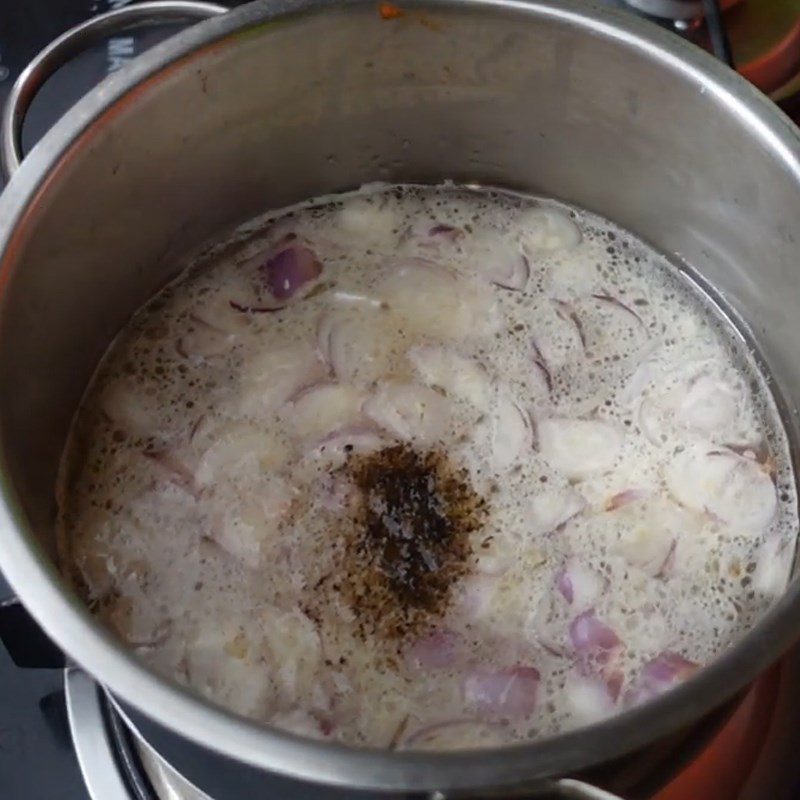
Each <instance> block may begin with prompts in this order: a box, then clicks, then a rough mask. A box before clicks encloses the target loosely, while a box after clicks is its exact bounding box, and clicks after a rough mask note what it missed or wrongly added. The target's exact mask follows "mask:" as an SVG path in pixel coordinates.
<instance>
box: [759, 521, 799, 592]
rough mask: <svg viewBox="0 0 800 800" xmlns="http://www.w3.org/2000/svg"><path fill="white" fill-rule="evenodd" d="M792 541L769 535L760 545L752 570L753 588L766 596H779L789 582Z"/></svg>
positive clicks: (792, 549)
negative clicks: (754, 566)
mask: <svg viewBox="0 0 800 800" xmlns="http://www.w3.org/2000/svg"><path fill="white" fill-rule="evenodd" d="M793 551H794V542H790V541H787V540H786V539H784V538H783V537H781V536H775V535H772V536H769V537H767V539H766V541H765V542H764V544H762V545H761V547H760V549H759V551H758V556H757V558H756V568H755V570H754V571H753V589H755V590H756V591H757V592H760V593H761V594H763V595H765V596H767V597H780V596H781V595H782V594H783V593H784V591H785V590H786V584H787V583H788V582H789V573H790V572H791V569H792V554H793Z"/></svg>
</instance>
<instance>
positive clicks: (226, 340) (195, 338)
mask: <svg viewBox="0 0 800 800" xmlns="http://www.w3.org/2000/svg"><path fill="white" fill-rule="evenodd" d="M192 328H193V329H192V330H190V331H189V332H188V333H185V334H184V335H183V336H181V338H180V339H179V340H178V343H177V345H176V347H177V350H178V353H179V354H180V355H182V356H183V357H184V358H190V359H202V358H213V357H214V356H219V355H222V354H223V353H227V352H228V350H230V348H231V347H232V346H233V344H234V342H235V341H236V336H235V334H233V333H228V332H227V331H224V330H220V329H219V328H215V327H213V326H211V325H209V324H208V323H207V322H204V321H203V320H201V319H200V318H199V317H198V318H195V319H194V320H193V321H192Z"/></svg>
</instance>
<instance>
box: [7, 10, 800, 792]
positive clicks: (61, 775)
mask: <svg viewBox="0 0 800 800" xmlns="http://www.w3.org/2000/svg"><path fill="white" fill-rule="evenodd" d="M128 1H129V0H0V105H2V103H3V102H4V101H5V97H6V95H7V93H8V90H9V89H10V87H11V84H12V82H13V81H14V79H15V78H16V76H17V75H18V74H19V72H20V71H21V70H22V69H23V68H24V66H25V65H26V64H27V62H28V61H29V60H30V59H31V57H32V56H34V55H35V54H36V53H37V52H38V51H39V50H40V49H41V48H42V47H44V46H45V45H46V44H47V43H48V42H50V41H51V40H52V39H53V38H55V37H56V36H58V35H59V34H60V33H62V32H63V31H65V30H67V29H68V28H69V27H71V26H72V25H74V24H76V23H78V22H80V21H82V20H84V19H86V18H87V17H90V16H92V15H94V14H97V13H101V12H103V11H106V10H109V9H111V8H117V7H120V6H123V5H125V4H126V3H127V2H128ZM217 2H223V3H225V4H226V5H230V6H234V5H239V4H240V2H237V0H227V2H226V0H217ZM606 2H609V3H610V4H613V5H619V4H621V0H606ZM174 30H175V28H174V27H171V28H163V29H148V30H139V31H136V32H135V33H131V34H130V35H124V36H122V37H116V41H115V42H114V44H113V46H112V45H110V43H109V44H106V45H102V46H99V47H96V48H94V49H92V50H90V51H87V52H86V53H84V54H83V55H81V56H79V57H78V58H76V59H74V61H72V62H71V63H70V64H68V65H67V66H66V67H64V68H63V69H61V70H60V71H59V72H58V73H57V74H56V76H54V78H52V79H51V80H50V81H48V83H47V84H46V86H45V87H44V88H43V89H42V91H41V92H40V93H39V95H38V96H37V98H36V100H35V101H34V103H33V106H32V108H31V111H30V114H29V116H28V119H27V120H26V123H25V127H24V130H23V144H24V147H25V149H26V150H27V149H29V148H30V147H31V146H32V145H33V144H34V143H35V142H36V141H37V140H38V139H39V138H40V137H41V136H42V135H43V133H44V132H45V131H46V130H47V128H48V127H49V126H50V125H51V124H52V123H53V122H54V121H55V120H56V119H57V118H58V117H59V116H61V114H62V113H63V112H64V111H66V110H67V109H68V108H69V106H70V105H71V104H72V103H73V102H74V101H75V100H76V99H77V98H78V97H79V96H80V95H81V94H83V93H84V92H85V91H87V90H88V89H90V88H91V87H92V86H94V85H95V84H96V83H97V82H98V81H100V80H101V79H102V78H103V77H104V76H105V75H106V74H108V72H109V71H112V70H113V69H115V68H116V67H118V66H120V65H121V62H123V61H124V60H126V59H127V58H132V57H133V56H135V55H136V54H137V53H139V52H141V51H142V50H143V49H146V48H147V47H148V46H150V45H152V44H154V43H155V42H156V41H158V40H160V39H161V38H164V37H165V36H166V35H169V34H170V33H172V32H174ZM798 105H800V104H798V103H795V106H798ZM796 110H798V111H800V108H796ZM0 189H2V179H0ZM10 594H11V593H10V590H9V589H8V587H7V585H6V583H5V581H4V580H3V578H2V575H0V602H1V601H2V600H3V599H5V598H7V597H9V596H10ZM42 798H46V799H47V800H88V794H87V791H86V789H85V787H84V784H83V781H82V779H81V775H80V772H79V769H78V765H77V761H76V759H75V755H74V752H73V748H72V744H71V741H70V736H69V731H68V726H67V718H66V710H65V705H64V693H63V680H62V674H61V671H60V670H35V669H20V668H18V667H16V666H15V665H14V664H13V663H12V661H11V659H10V657H9V656H8V654H7V653H6V652H5V650H3V648H2V647H0V800H41V799H42Z"/></svg>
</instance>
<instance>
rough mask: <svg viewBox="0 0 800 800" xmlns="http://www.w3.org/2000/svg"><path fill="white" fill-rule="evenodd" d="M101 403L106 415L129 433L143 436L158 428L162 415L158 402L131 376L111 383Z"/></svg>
mask: <svg viewBox="0 0 800 800" xmlns="http://www.w3.org/2000/svg"><path fill="white" fill-rule="evenodd" d="M100 403H101V408H102V409H103V411H104V412H105V414H106V416H108V418H109V419H111V420H112V421H113V422H114V423H115V424H117V425H119V426H120V427H121V428H122V429H123V430H125V431H127V432H128V433H132V434H134V435H139V436H142V435H148V434H153V433H155V432H156V431H157V430H158V427H159V424H160V421H161V417H162V412H161V410H160V409H159V407H158V402H157V401H156V399H155V398H154V397H153V396H151V395H150V394H148V392H147V390H146V388H145V387H144V386H142V385H140V384H138V383H136V382H135V381H134V380H133V379H131V378H119V379H118V380H116V381H114V382H113V383H109V384H108V386H107V387H106V390H105V391H104V392H103V395H102V397H101V398H100Z"/></svg>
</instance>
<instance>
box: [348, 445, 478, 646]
mask: <svg viewBox="0 0 800 800" xmlns="http://www.w3.org/2000/svg"><path fill="white" fill-rule="evenodd" d="M343 470H344V472H345V473H346V474H347V476H348V477H349V478H350V480H351V481H352V482H353V484H354V485H355V486H356V488H357V489H358V490H359V501H358V503H357V504H356V506H355V511H354V514H355V518H354V520H353V522H354V524H353V525H352V527H351V529H350V531H349V532H348V536H347V541H346V542H345V548H344V569H343V580H342V582H341V584H342V586H341V588H342V592H343V594H344V596H345V599H346V600H347V602H348V603H349V605H350V606H351V608H352V609H353V611H354V612H355V614H356V617H357V620H358V629H359V632H360V633H361V635H362V636H363V637H366V636H368V635H380V636H383V637H386V638H393V639H396V638H400V637H403V636H405V635H406V634H408V633H410V632H413V631H418V630H421V629H424V628H427V627H430V626H431V624H432V623H433V622H434V621H435V620H436V619H437V618H439V617H441V616H442V615H443V614H444V612H445V611H446V610H447V608H448V606H449V604H450V598H451V590H452V587H453V585H454V584H455V583H456V581H457V580H458V579H459V578H460V577H461V576H462V575H463V574H464V573H465V572H466V570H467V564H468V560H469V557H470V555H471V554H472V547H471V544H470V537H471V534H473V533H474V532H475V531H477V530H480V528H481V527H482V525H483V523H484V521H485V518H486V514H487V505H486V502H485V500H484V499H483V498H482V497H480V496H479V495H478V494H477V493H476V492H475V491H474V489H473V488H472V486H471V484H470V481H469V475H468V473H467V471H466V470H464V469H459V468H456V467H454V466H453V465H452V464H451V462H450V461H449V459H448V457H447V455H446V453H445V452H443V451H440V450H429V451H425V452H420V451H418V450H415V449H414V448H412V447H411V446H409V445H395V446H392V447H387V448H384V449H383V450H381V451H379V452H377V453H370V454H365V455H361V456H356V457H352V458H351V459H349V461H348V463H347V464H346V465H345V467H344V468H343Z"/></svg>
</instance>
